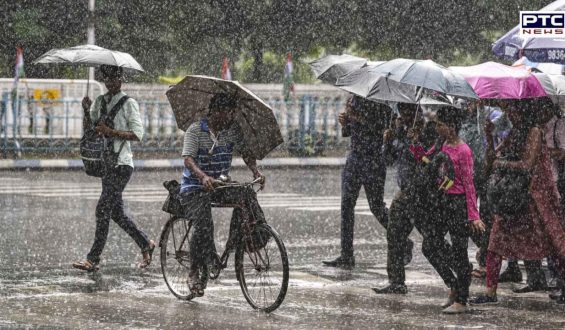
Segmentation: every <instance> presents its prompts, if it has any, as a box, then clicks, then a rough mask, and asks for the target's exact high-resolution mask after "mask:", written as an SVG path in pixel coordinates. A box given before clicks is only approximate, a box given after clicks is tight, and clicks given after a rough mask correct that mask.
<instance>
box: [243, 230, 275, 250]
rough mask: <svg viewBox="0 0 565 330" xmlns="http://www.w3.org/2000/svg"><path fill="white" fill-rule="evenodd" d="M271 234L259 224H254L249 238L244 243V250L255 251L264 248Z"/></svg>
mask: <svg viewBox="0 0 565 330" xmlns="http://www.w3.org/2000/svg"><path fill="white" fill-rule="evenodd" d="M270 239H271V236H270V235H269V232H268V231H266V230H262V229H261V226H255V228H254V229H253V232H252V233H251V238H249V239H247V242H246V244H245V251H247V252H256V251H259V250H261V249H262V248H264V247H265V246H266V245H267V243H269V240H270Z"/></svg>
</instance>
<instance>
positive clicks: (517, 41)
mask: <svg viewBox="0 0 565 330" xmlns="http://www.w3.org/2000/svg"><path fill="white" fill-rule="evenodd" d="M563 10H565V0H557V1H555V2H552V3H551V4H549V5H547V6H546V7H544V8H542V9H540V11H563ZM492 51H493V53H494V55H496V56H498V57H501V58H504V59H508V60H518V59H520V58H521V57H522V56H526V57H527V58H528V59H529V60H531V61H533V62H552V63H558V64H565V39H564V38H545V37H544V38H536V37H525V36H520V25H517V26H515V27H514V28H513V29H512V30H510V31H508V33H506V34H505V35H503V36H502V37H501V38H500V39H498V40H497V41H496V42H495V43H494V44H493V45H492Z"/></svg>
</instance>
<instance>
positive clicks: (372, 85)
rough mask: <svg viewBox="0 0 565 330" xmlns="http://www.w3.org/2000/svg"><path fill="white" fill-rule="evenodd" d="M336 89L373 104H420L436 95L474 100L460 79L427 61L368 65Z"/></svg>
mask: <svg viewBox="0 0 565 330" xmlns="http://www.w3.org/2000/svg"><path fill="white" fill-rule="evenodd" d="M336 86H338V87H340V88H341V89H343V90H346V91H348V92H350V93H354V94H356V95H359V96H362V97H365V98H368V99H371V100H375V101H391V102H403V103H419V102H421V99H422V98H423V97H425V96H426V95H430V94H433V93H436V92H437V93H441V94H446V95H454V96H459V97H468V98H477V95H476V94H475V92H474V91H473V88H472V87H471V86H470V85H469V84H468V83H467V82H466V81H465V79H464V78H463V77H462V76H459V75H458V74H456V73H453V72H451V71H449V70H447V69H446V68H444V67H442V66H441V65H439V64H436V63H434V62H433V61H429V60H426V61H419V60H406V59H397V60H391V61H388V62H384V63H381V64H378V65H367V66H365V67H362V68H360V69H357V70H355V71H352V72H350V73H349V74H347V75H345V76H342V77H340V78H339V79H338V81H337V83H336ZM431 100H433V98H431ZM427 102H428V101H427ZM438 102H439V103H438V104H444V102H443V101H438Z"/></svg>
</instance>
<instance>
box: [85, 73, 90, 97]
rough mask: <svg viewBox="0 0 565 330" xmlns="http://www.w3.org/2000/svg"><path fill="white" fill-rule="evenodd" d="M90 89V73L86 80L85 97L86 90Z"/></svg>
mask: <svg viewBox="0 0 565 330" xmlns="http://www.w3.org/2000/svg"><path fill="white" fill-rule="evenodd" d="M89 90H90V74H89V75H88V78H87V80H86V97H88V91H89Z"/></svg>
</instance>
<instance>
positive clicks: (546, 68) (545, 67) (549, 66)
mask: <svg viewBox="0 0 565 330" xmlns="http://www.w3.org/2000/svg"><path fill="white" fill-rule="evenodd" d="M512 66H518V67H519V66H524V67H526V68H529V69H532V70H533V71H539V72H543V73H547V74H555V75H557V74H559V75H560V74H563V65H562V64H555V63H537V62H532V61H530V60H528V58H527V57H525V56H523V57H522V58H520V59H519V60H518V61H516V62H514V64H512Z"/></svg>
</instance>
